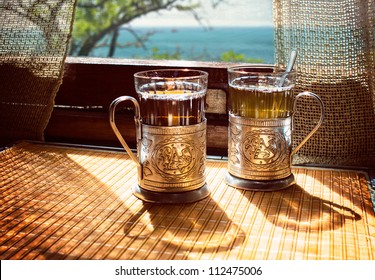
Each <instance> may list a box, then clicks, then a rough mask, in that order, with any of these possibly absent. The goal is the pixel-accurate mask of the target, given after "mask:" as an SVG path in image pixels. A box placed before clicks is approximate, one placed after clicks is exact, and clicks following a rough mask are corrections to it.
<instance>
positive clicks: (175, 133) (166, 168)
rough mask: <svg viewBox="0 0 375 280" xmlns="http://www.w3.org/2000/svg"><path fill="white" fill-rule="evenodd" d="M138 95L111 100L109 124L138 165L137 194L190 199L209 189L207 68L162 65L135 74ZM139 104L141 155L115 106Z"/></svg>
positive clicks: (178, 200) (159, 200) (164, 200)
mask: <svg viewBox="0 0 375 280" xmlns="http://www.w3.org/2000/svg"><path fill="white" fill-rule="evenodd" d="M134 82H135V89H136V92H137V94H138V98H139V101H137V99H135V98H134V97H131V96H121V97H118V98H117V99H115V100H114V101H113V102H112V103H111V105H110V124H111V127H112V129H113V131H114V133H115V135H116V136H117V138H118V139H119V141H120V143H121V144H122V146H123V147H124V149H125V150H126V151H127V153H128V154H129V156H130V157H131V159H132V160H133V161H134V162H135V163H136V165H137V169H138V184H137V185H136V186H135V188H134V194H135V196H136V197H138V198H140V199H142V200H144V201H147V202H154V203H190V202H195V201H198V200H201V199H203V198H205V197H207V196H208V195H209V189H208V187H207V184H206V181H205V180H206V178H205V164H206V118H205V111H204V107H205V95H206V91H207V82H208V74H207V73H206V72H204V71H198V70H191V69H161V70H150V71H143V72H138V73H135V74H134ZM125 101H130V102H131V103H133V105H134V108H135V111H134V112H135V116H134V120H135V126H136V140H137V141H136V142H137V156H136V155H134V154H133V153H132V151H131V149H130V148H129V146H128V145H127V143H126V142H125V140H124V138H123V136H122V134H121V133H120V131H119V130H118V128H117V126H116V123H115V111H116V106H117V105H118V104H119V103H121V102H125Z"/></svg>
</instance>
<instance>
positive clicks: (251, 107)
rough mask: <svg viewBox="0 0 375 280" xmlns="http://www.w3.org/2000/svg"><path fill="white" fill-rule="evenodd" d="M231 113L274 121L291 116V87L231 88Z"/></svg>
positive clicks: (231, 86) (251, 86)
mask: <svg viewBox="0 0 375 280" xmlns="http://www.w3.org/2000/svg"><path fill="white" fill-rule="evenodd" d="M229 97H230V113H232V114H233V115H235V116H240V117H247V118H257V119H273V118H286V117H289V116H291V114H292V111H293V94H292V91H291V87H277V86H253V85H249V86H241V87H234V86H233V85H230V87H229Z"/></svg>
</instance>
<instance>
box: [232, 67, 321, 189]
mask: <svg viewBox="0 0 375 280" xmlns="http://www.w3.org/2000/svg"><path fill="white" fill-rule="evenodd" d="M295 80H296V71H294V70H292V71H287V72H286V71H285V69H282V68H278V67H273V66H253V67H242V66H238V67H232V68H229V69H228V85H229V98H230V103H229V104H230V105H229V107H230V108H229V136H228V172H227V174H226V177H225V181H226V182H227V184H228V185H230V186H233V187H236V188H240V189H246V190H253V191H256V190H258V191H270V190H281V189H284V188H288V187H290V186H292V185H293V184H295V180H294V175H293V174H292V170H291V164H292V160H291V159H292V157H293V155H294V154H295V153H296V152H297V151H298V150H299V149H300V148H301V147H302V146H303V145H304V144H305V143H306V142H307V141H308V140H309V139H310V138H311V136H312V135H313V134H314V133H315V132H316V131H317V129H318V128H319V127H320V126H321V124H322V123H323V120H324V104H323V102H322V100H321V98H320V97H319V96H317V95H316V94H314V93H312V92H301V93H298V94H297V95H296V96H294V94H293V91H292V90H293V88H294V86H295ZM303 96H306V97H309V98H313V99H315V101H316V103H317V105H318V106H319V107H320V116H317V117H319V121H318V122H317V123H316V125H315V127H314V128H313V129H312V130H311V131H310V132H309V133H308V134H307V136H306V137H305V138H304V139H303V140H302V141H301V142H300V143H299V144H298V145H296V147H295V148H294V149H292V146H293V137H292V133H293V131H295V130H294V124H295V121H294V113H295V111H296V108H297V101H298V100H299V99H300V98H301V97H303ZM312 121H314V120H312Z"/></svg>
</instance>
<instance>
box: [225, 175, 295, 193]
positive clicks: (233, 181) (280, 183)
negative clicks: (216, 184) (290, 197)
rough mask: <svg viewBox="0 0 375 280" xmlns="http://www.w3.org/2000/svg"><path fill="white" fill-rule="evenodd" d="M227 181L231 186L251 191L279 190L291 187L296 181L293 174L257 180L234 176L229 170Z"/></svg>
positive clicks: (226, 176)
mask: <svg viewBox="0 0 375 280" xmlns="http://www.w3.org/2000/svg"><path fill="white" fill-rule="evenodd" d="M225 182H226V183H227V184H228V185H229V186H231V187H234V188H237V189H242V190H249V191H279V190H283V189H286V188H289V187H291V186H293V185H294V184H295V183H296V181H295V179H294V175H293V174H290V175H289V176H288V177H286V178H284V179H278V180H264V181H256V180H246V179H242V178H239V177H236V176H233V175H232V174H230V173H229V172H227V173H226V175H225Z"/></svg>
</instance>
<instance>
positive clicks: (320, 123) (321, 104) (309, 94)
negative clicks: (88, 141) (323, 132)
mask: <svg viewBox="0 0 375 280" xmlns="http://www.w3.org/2000/svg"><path fill="white" fill-rule="evenodd" d="M302 96H309V97H313V98H315V99H316V100H317V101H318V103H319V106H320V119H319V121H318V123H317V124H316V126H315V127H314V129H313V130H311V131H310V133H309V134H308V135H307V136H306V137H305V138H304V139H303V140H302V141H301V143H299V145H298V146H297V147H296V148H295V149H294V150H293V151H292V152H291V154H290V159H292V157H293V156H294V155H295V153H297V152H298V151H299V149H301V148H302V146H303V145H304V144H305V143H306V142H307V141H308V140H309V139H310V138H311V136H312V135H313V134H314V133H315V132H316V131H317V130H318V129H319V127H320V126H321V125H322V123H323V121H324V114H325V110H324V104H323V101H322V99H321V98H320V97H319V96H318V95H316V94H315V93H312V92H309V91H304V92H301V93H299V94H297V96H296V97H295V100H294V104H293V116H292V131H294V113H295V112H296V109H297V101H298V99H299V98H301V97H302ZM291 162H292V161H291Z"/></svg>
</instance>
